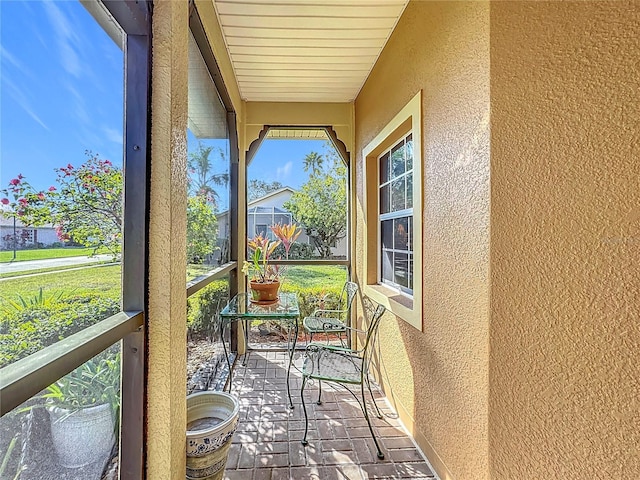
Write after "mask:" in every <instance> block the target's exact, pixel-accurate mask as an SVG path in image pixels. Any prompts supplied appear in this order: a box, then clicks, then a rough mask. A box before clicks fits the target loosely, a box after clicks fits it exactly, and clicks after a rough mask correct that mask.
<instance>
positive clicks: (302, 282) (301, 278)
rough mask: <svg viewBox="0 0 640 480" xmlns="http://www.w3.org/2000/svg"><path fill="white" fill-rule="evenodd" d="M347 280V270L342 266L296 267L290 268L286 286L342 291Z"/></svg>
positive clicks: (287, 273) (285, 282)
mask: <svg viewBox="0 0 640 480" xmlns="http://www.w3.org/2000/svg"><path fill="white" fill-rule="evenodd" d="M346 280H347V270H346V268H345V267H343V266H340V265H336V266H328V265H317V266H315V265H313V266H312V265H296V266H292V267H288V269H287V271H286V273H285V279H284V285H287V284H289V285H298V286H300V287H302V288H314V287H337V288H338V289H341V288H342V285H343V284H344V282H346Z"/></svg>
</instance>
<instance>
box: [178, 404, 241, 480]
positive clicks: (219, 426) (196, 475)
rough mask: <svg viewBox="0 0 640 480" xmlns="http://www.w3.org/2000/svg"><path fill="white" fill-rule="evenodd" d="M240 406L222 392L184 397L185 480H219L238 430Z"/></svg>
mask: <svg viewBox="0 0 640 480" xmlns="http://www.w3.org/2000/svg"><path fill="white" fill-rule="evenodd" d="M239 411H240V403H239V402H238V399H237V398H236V397H234V396H233V395H230V394H228V393H224V392H199V393H194V394H192V395H189V396H188V397H187V475H186V476H187V478H188V479H207V480H219V479H221V478H222V476H223V474H224V468H225V466H226V464H227V455H228V453H229V447H230V446H231V438H232V437H233V433H234V432H235V431H236V428H237V427H238V414H239Z"/></svg>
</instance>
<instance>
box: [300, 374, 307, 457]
mask: <svg viewBox="0 0 640 480" xmlns="http://www.w3.org/2000/svg"><path fill="white" fill-rule="evenodd" d="M308 378H309V377H305V376H303V377H302V388H301V389H300V398H301V399H302V411H303V412H304V437H302V442H301V443H302V445H305V446H306V445H307V444H308V443H309V442H307V433H308V431H309V417H308V415H307V406H306V405H305V403H304V387H305V385H306V384H307V380H308Z"/></svg>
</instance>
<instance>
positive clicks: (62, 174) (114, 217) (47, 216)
mask: <svg viewBox="0 0 640 480" xmlns="http://www.w3.org/2000/svg"><path fill="white" fill-rule="evenodd" d="M85 154H86V155H87V157H88V160H87V161H86V162H85V163H84V164H82V165H80V166H79V167H74V166H73V165H71V164H67V166H66V167H61V168H56V169H55V172H56V174H57V183H58V188H56V187H54V186H51V187H49V189H48V190H47V191H40V192H38V191H36V190H35V189H33V187H32V186H31V185H30V184H29V183H27V182H26V181H25V180H24V177H23V176H22V175H18V176H17V177H16V178H14V179H12V180H11V181H10V182H9V187H8V188H7V189H4V190H2V193H3V194H5V195H6V197H5V198H2V199H0V202H1V203H2V204H4V205H6V206H7V207H8V208H9V211H8V214H9V216H15V217H18V218H20V220H21V221H22V223H24V224H25V225H34V226H38V225H42V224H44V223H51V224H53V225H56V231H57V233H58V237H59V238H60V240H63V241H64V240H69V239H73V241H75V242H77V243H80V244H82V245H85V246H91V247H94V248H95V249H96V250H97V249H99V248H104V249H106V250H107V251H109V252H111V253H112V254H113V255H114V256H115V255H117V254H118V253H119V252H120V251H121V241H122V205H123V202H122V189H123V182H122V170H121V169H120V168H117V167H114V166H113V165H112V163H111V162H110V161H109V160H103V159H101V158H99V156H98V155H97V154H96V155H94V154H93V153H92V152H90V151H87V152H85ZM10 197H12V198H13V200H12V199H11V198H10Z"/></svg>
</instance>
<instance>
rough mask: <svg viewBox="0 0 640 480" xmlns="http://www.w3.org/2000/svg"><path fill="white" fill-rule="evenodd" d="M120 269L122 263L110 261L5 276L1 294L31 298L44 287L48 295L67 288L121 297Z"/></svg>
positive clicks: (6, 297)
mask: <svg viewBox="0 0 640 480" xmlns="http://www.w3.org/2000/svg"><path fill="white" fill-rule="evenodd" d="M120 271H121V268H120V265H110V266H106V267H95V268H86V269H83V270H76V271H71V272H65V271H62V272H53V273H48V274H45V275H37V276H33V277H26V278H16V279H10V280H4V281H2V282H0V291H1V292H2V294H1V295H0V298H2V299H11V300H14V299H16V298H17V296H18V295H21V296H22V297H23V298H31V297H34V296H36V295H38V292H39V291H40V287H42V289H43V293H44V294H45V295H47V294H55V293H57V292H60V291H63V290H64V291H65V292H69V293H73V294H74V295H76V294H77V295H83V294H85V293H103V294H105V296H107V297H111V298H115V299H118V298H120V292H121V286H120V283H121V280H120V277H121V276H120Z"/></svg>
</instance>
